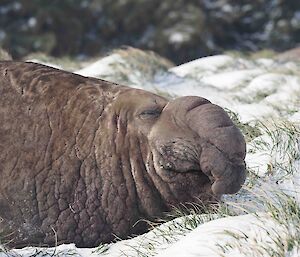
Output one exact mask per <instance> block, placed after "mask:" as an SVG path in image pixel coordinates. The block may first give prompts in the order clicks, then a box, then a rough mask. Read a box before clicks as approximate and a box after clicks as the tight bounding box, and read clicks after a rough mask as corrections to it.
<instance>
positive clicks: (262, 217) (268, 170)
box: [0, 51, 300, 257]
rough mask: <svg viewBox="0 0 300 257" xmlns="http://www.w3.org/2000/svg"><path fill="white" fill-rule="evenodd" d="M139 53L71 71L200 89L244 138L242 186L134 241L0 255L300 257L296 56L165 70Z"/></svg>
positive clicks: (299, 73) (168, 91) (178, 89)
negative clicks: (203, 210) (211, 206)
mask: <svg viewBox="0 0 300 257" xmlns="http://www.w3.org/2000/svg"><path fill="white" fill-rule="evenodd" d="M135 54H136V53H135ZM137 55H138V57H139V59H138V61H137V62H135V61H134V57H132V56H131V57H130V58H129V57H128V56H130V52H129V54H128V53H127V54H124V52H122V51H121V52H115V53H113V54H112V55H110V56H107V57H105V58H102V59H100V60H98V61H96V62H94V63H92V64H89V65H86V67H84V68H82V69H81V70H77V71H74V72H75V73H78V74H81V75H84V76H94V77H98V78H104V79H106V80H110V81H114V82H119V83H123V84H126V85H129V86H132V87H138V88H143V89H146V90H149V91H152V92H155V93H157V94H162V95H164V96H167V97H171V98H172V97H176V96H183V95H198V96H202V97H205V98H208V99H209V100H211V101H212V102H213V103H216V104H219V105H221V106H222V107H223V108H226V110H227V111H228V113H229V115H231V117H232V119H233V120H234V121H235V123H236V124H237V125H238V127H239V128H240V129H241V130H242V131H243V133H244V135H245V138H246V141H247V152H248V153H247V157H246V162H247V167H248V170H249V176H248V179H247V182H246V185H245V186H244V188H243V189H242V190H241V191H240V192H239V193H237V194H236V195H233V196H224V198H223V201H224V204H221V206H220V208H219V209H218V210H216V211H215V212H214V213H212V214H195V213H192V214H190V215H187V216H182V217H178V218H176V219H174V220H172V221H169V222H167V223H164V224H162V225H160V226H157V227H156V228H154V229H153V230H151V231H150V232H148V233H146V234H144V235H141V236H138V237H135V238H132V239H128V240H123V241H119V242H116V243H112V244H105V245H101V246H99V247H97V248H94V249H77V248H76V247H75V246H74V245H61V246H58V247H56V248H48V249H41V248H24V249H18V250H12V251H9V252H5V251H3V253H0V257H2V256H109V257H118V256H159V257H167V256H172V257H177V256H178V257H189V256H191V257H192V256H193V257H196V256H288V257H296V256H300V194H299V192H300V62H299V63H295V62H282V63H280V62H276V61H274V60H272V59H256V60H246V59H242V58H235V57H231V56H227V55H219V56H212V57H206V58H201V59H198V60H195V61H192V62H189V63H186V64H183V65H180V66H176V67H171V68H170V67H168V65H167V64H166V63H163V64H161V65H158V63H159V62H160V61H161V60H158V59H155V58H157V57H155V56H153V55H151V56H148V55H147V54H143V55H142V56H140V55H139V53H138V54H137ZM141 59H142V60H141ZM61 68H62V69H68V67H61ZM225 207H226V208H225ZM224 209H225V210H224ZM178 216H180V215H178ZM0 252H1V248H0Z"/></svg>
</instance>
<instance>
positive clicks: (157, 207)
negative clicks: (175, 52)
mask: <svg viewBox="0 0 300 257" xmlns="http://www.w3.org/2000/svg"><path fill="white" fill-rule="evenodd" d="M245 153H246V149H245V141H244V138H243V136H242V134H241V133H240V131H239V130H238V129H237V128H236V127H235V126H234V125H233V123H232V121H231V120H230V119H229V117H228V116H227V114H226V113H225V112H224V110H223V109H222V108H220V107H218V106H216V105H214V104H212V103H210V102H209V101H208V100H206V99H204V98H200V97H192V96H190V97H181V98H177V99H175V100H172V101H168V100H167V99H165V98H163V97H160V96H157V95H155V94H152V93H149V92H147V91H143V90H139V89H133V88H129V87H125V86H120V85H116V84H113V83H110V82H106V81H103V80H98V79H93V78H85V77H82V76H79V75H75V74H72V73H68V72H65V71H60V70H57V69H53V68H50V67H47V66H43V65H39V64H33V63H21V62H0V177H1V180H0V233H2V234H5V235H7V239H9V240H11V241H10V242H9V245H10V246H11V247H23V246H26V245H47V246H53V245H55V244H57V243H58V244H62V243H75V244H76V245H77V246H78V247H94V246H97V245H99V244H100V243H104V242H110V241H111V240H113V239H114V238H115V236H118V237H121V238H125V237H126V236H128V235H131V234H137V233H142V232H145V231H146V229H147V227H146V225H145V223H143V222H139V223H138V224H137V225H135V224H136V223H137V221H139V220H142V219H153V218H155V217H159V216H161V215H162V213H163V212H165V211H168V210H170V209H171V208H172V207H173V206H177V205H179V204H180V203H186V202H195V201H199V200H201V201H204V202H209V201H211V200H212V199H218V198H219V197H220V195H222V194H227V193H235V192H237V191H238V190H239V189H240V187H241V186H242V184H243V183H244V181H245V176H246V172H245V162H244V159H245Z"/></svg>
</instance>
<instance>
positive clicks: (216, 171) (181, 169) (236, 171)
mask: <svg viewBox="0 0 300 257" xmlns="http://www.w3.org/2000/svg"><path fill="white" fill-rule="evenodd" d="M161 157H162V158H161V160H160V167H161V168H162V169H163V170H165V171H167V172H168V174H169V176H170V177H173V176H176V174H179V173H180V174H183V173H184V174H186V175H188V174H193V175H195V174H198V176H200V177H202V178H205V177H206V178H207V179H205V181H206V184H207V185H210V186H211V191H212V193H213V194H214V195H216V196H220V195H222V194H234V193H236V192H237V191H239V190H240V188H241V187H242V185H243V184H244V182H245V179H246V165H245V162H244V161H243V160H236V161H232V160H228V159H225V160H224V159H223V160H222V163H214V162H211V163H210V165H206V164H205V163H204V164H202V165H201V162H200V161H198V162H196V161H194V160H192V161H191V160H183V159H181V160H179V161H178V160H177V161H176V162H173V161H170V160H166V159H164V158H163V156H161ZM216 161H217V160H216ZM200 186H201V185H200Z"/></svg>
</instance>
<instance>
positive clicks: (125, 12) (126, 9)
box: [0, 0, 300, 64]
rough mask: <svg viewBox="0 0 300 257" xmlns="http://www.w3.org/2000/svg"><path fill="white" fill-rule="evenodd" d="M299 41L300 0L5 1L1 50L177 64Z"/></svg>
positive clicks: (0, 10)
mask: <svg viewBox="0 0 300 257" xmlns="http://www.w3.org/2000/svg"><path fill="white" fill-rule="evenodd" d="M299 41H300V1H299V0H239V1H236V0H63V1H62V0H0V46H1V47H3V48H4V49H6V50H8V52H9V53H10V54H11V55H12V56H13V58H14V59H20V58H22V57H24V56H26V55H28V54H29V53H32V52H43V53H46V54H48V55H53V56H57V57H62V56H71V57H76V58H85V57H91V56H99V55H101V54H103V53H105V52H107V51H109V50H111V49H115V48H118V47H120V46H124V45H126V46H134V47H138V48H141V49H147V50H154V51H155V52H157V53H159V54H160V55H163V56H165V57H167V58H169V59H170V60H172V61H173V62H175V63H177V64H179V63H184V62H186V61H190V60H192V59H196V58H198V57H202V56H208V55H212V54H217V53H221V52H223V51H226V50H232V49H234V50H238V51H244V52H247V51H258V50H261V49H273V50H275V51H283V50H286V49H289V48H293V47H295V46H297V43H298V42H299Z"/></svg>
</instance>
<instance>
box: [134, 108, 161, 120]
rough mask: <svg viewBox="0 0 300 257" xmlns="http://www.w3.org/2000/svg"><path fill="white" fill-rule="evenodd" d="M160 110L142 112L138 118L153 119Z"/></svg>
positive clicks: (157, 115)
mask: <svg viewBox="0 0 300 257" xmlns="http://www.w3.org/2000/svg"><path fill="white" fill-rule="evenodd" d="M160 114H161V110H159V109H149V110H144V111H142V112H141V113H140V114H139V116H140V118H141V119H153V118H157V117H159V115H160Z"/></svg>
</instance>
